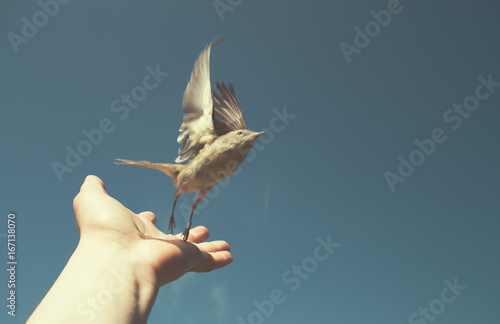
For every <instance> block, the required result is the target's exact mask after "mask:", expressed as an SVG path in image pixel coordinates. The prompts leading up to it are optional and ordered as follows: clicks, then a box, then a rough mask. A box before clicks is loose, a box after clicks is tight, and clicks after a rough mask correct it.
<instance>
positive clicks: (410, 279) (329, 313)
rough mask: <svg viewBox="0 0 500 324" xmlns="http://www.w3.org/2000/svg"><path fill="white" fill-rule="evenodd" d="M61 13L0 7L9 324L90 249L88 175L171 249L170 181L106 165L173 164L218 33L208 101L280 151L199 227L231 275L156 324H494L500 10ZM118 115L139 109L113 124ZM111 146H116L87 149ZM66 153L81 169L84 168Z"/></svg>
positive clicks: (215, 205)
mask: <svg viewBox="0 0 500 324" xmlns="http://www.w3.org/2000/svg"><path fill="white" fill-rule="evenodd" d="M61 2H63V1H61ZM42 3H46V2H43V0H42ZM48 3H53V2H50V1H48ZM214 3H215V4H217V5H218V6H219V7H218V8H219V9H218V10H217V9H216V8H215V6H214ZM224 5H225V6H224ZM46 8H48V9H46V10H48V11H51V15H48V14H43V11H42V10H43V8H42V6H41V5H40V3H38V2H37V1H31V0H30V1H23V2H17V1H16V2H14V1H9V2H4V3H2V4H1V5H0V33H1V35H2V38H1V42H0V53H1V57H2V59H1V60H0V71H1V73H0V94H1V98H2V118H1V119H0V132H1V138H2V139H1V143H2V144H1V145H2V146H1V147H2V159H1V160H0V163H1V169H2V181H1V183H0V188H1V189H0V190H1V202H2V213H3V216H2V219H3V220H2V224H1V225H0V233H3V234H5V233H6V231H7V214H8V213H9V212H11V211H14V212H15V213H16V214H17V218H16V221H17V237H16V244H17V258H18V261H19V263H18V272H17V278H18V289H17V294H18V300H17V301H18V304H17V306H18V309H17V316H16V318H15V319H13V318H11V317H10V316H7V314H6V309H5V307H4V311H2V312H1V314H0V319H1V321H2V323H3V322H5V323H23V322H24V321H25V320H26V319H27V317H28V316H29V314H30V313H31V312H32V311H33V310H34V308H35V307H36V305H37V304H38V303H39V301H40V300H41V299H42V298H43V296H44V294H45V293H46V291H47V290H48V289H49V288H50V286H51V285H52V283H53V282H54V280H55V279H56V278H57V276H58V274H59V273H60V271H61V270H62V268H63V267H64V265H65V263H66V261H67V260H68V258H69V256H70V255H71V253H72V251H73V250H74V248H75V247H76V245H77V242H78V239H79V236H78V230H77V227H76V223H75V220H74V214H73V210H72V200H73V198H74V196H75V195H76V193H77V192H78V190H79V187H80V185H81V183H82V181H83V179H84V178H85V176H86V175H88V174H95V175H98V176H99V177H101V178H102V179H103V181H104V182H105V184H106V187H107V190H108V192H109V194H110V195H112V196H113V197H115V198H116V199H118V200H119V201H121V202H122V203H123V204H124V205H125V206H127V207H129V208H130V209H131V210H133V211H135V212H141V211H144V210H151V211H153V212H154V213H155V214H156V216H157V217H158V223H157V226H158V227H159V228H160V229H163V230H166V228H167V221H168V217H169V215H170V211H171V207H172V203H173V196H174V193H175V188H174V186H173V185H172V182H171V180H170V179H169V178H168V177H167V176H165V175H163V174H161V173H159V172H157V171H155V170H146V169H142V168H126V167H121V166H117V165H114V164H113V163H112V162H113V160H114V159H115V158H127V159H136V160H143V159H144V160H149V161H155V162H173V161H174V159H175V158H176V156H177V150H178V144H177V143H176V138H177V135H178V128H179V126H180V123H181V121H182V109H181V103H182V95H183V92H184V89H185V86H186V84H187V81H188V80H189V76H190V73H191V70H192V67H193V64H194V61H195V60H196V58H197V57H198V55H199V53H200V52H201V51H202V50H203V48H204V47H205V46H206V44H207V43H208V42H210V41H211V40H212V39H213V38H214V37H215V36H217V35H226V36H227V38H226V40H225V41H224V42H223V43H222V44H220V45H219V46H217V47H215V48H214V49H213V50H212V56H211V78H212V82H213V83H215V82H216V81H224V82H232V83H233V84H234V85H235V89H236V93H237V95H238V98H239V101H240V103H241V105H242V107H243V110H244V112H245V117H246V120H247V125H248V127H249V128H250V129H252V130H255V131H259V130H263V129H266V131H267V135H266V136H267V137H262V138H261V139H260V140H259V142H258V143H257V144H258V148H256V150H255V151H254V153H253V154H252V156H249V158H248V159H247V161H245V162H244V163H243V164H242V165H241V167H240V170H239V172H238V174H237V175H235V176H233V177H231V178H230V179H229V180H228V181H226V182H225V183H224V186H221V187H220V188H219V189H220V190H219V192H218V193H214V194H213V197H211V198H210V199H208V200H207V201H206V202H205V205H203V206H201V205H200V208H199V211H200V212H199V214H197V215H196V216H195V217H194V225H205V226H207V227H208V229H209V230H210V231H211V238H212V239H223V240H226V241H227V242H228V243H229V244H230V245H231V248H232V253H233V257H234V262H233V263H232V264H231V265H230V266H228V267H226V268H224V269H221V270H219V271H215V272H213V273H209V274H188V275H186V276H185V277H184V278H182V279H181V280H179V281H177V282H174V283H171V284H169V285H167V286H165V287H163V288H162V289H161V290H160V293H159V295H158V298H157V300H156V304H155V306H154V308H153V310H152V313H151V316H150V323H166V322H168V321H171V322H175V323H261V322H263V323H278V324H279V323H313V322H314V323H343V324H344V323H345V324H350V323H356V324H359V323H417V324H425V323H430V322H431V319H432V321H433V323H440V324H441V323H454V324H455V323H498V318H499V317H500V311H499V309H498V305H499V302H500V298H499V294H498V289H499V287H500V279H499V277H498V273H499V271H500V262H499V257H498V256H499V255H500V239H499V237H500V236H499V235H498V228H499V225H500V220H499V216H500V203H499V199H498V196H499V193H500V186H499V180H500V172H499V171H498V165H500V154H499V150H498V139H499V137H500V128H499V127H498V125H499V121H500V110H499V107H500V87H499V84H498V82H500V63H499V62H500V61H499V57H500V46H499V43H498V31H499V30H500V22H499V20H498V10H499V9H500V8H499V6H498V3H497V2H495V1H492V0H490V1H487V0H485V1H479V2H472V1H450V0H446V1H439V2H436V1H409V0H401V1H400V2H398V1H394V0H389V1H387V0H383V1H267V2H266V1H257V2H254V1H227V0H221V1H218V2H213V1H182V2H181V1H168V2H167V1H165V2H158V1H141V2H138V1H128V0H125V1H71V2H69V3H67V4H59V5H58V9H57V10H56V9H55V6H53V5H52V6H51V7H50V6H49V7H46ZM224 8H225V9H224ZM382 10H383V11H382ZM218 11H219V12H218ZM40 12H42V13H40ZM23 17H26V18H25V19H24V20H23ZM34 20H36V23H37V24H38V25H39V27H36V26H35V27H36V29H37V31H35V30H33V27H31V29H30V27H29V26H28V27H24V28H23V25H25V24H26V21H28V23H34ZM23 33H24V34H23ZM14 34H15V35H16V36H14ZM155 69H158V70H159V71H161V72H162V73H163V74H161V75H162V76H161V77H159V76H158V75H157V77H158V79H157V80H156V81H157V85H156V86H155V87H154V89H151V90H147V91H145V92H142V91H141V89H140V86H141V85H142V84H143V79H144V78H145V76H146V75H148V74H150V70H155ZM167 73H168V75H167ZM138 86H139V88H138ZM123 95H124V96H130V98H132V99H134V98H135V101H134V102H132V104H130V105H129V106H128V108H117V107H119V106H121V105H123V104H124V101H123V100H125V99H123V98H124V97H122V96H123ZM132 106H134V108H132ZM113 107H115V108H113ZM125 110H126V111H127V113H125ZM291 115H293V117H292V116H291ZM283 116H285V117H283ZM286 116H288V117H286ZM99 127H101V128H102V129H104V130H106V132H103V136H102V140H100V141H98V142H96V143H97V144H95V145H91V146H90V147H89V146H85V144H79V143H81V142H82V141H85V140H86V136H85V133H86V132H90V133H92V130H94V129H96V128H99ZM416 143H420V144H416ZM79 145H80V146H79ZM68 147H69V150H78V149H80V150H81V151H82V150H83V152H85V154H87V156H83V157H82V158H81V161H78V160H74V161H73V166H68V165H67V162H66V161H65V159H66V155H67V154H68V153H67V152H68V151H67V150H68ZM54 162H57V163H60V164H61V165H63V164H64V165H66V166H67V167H68V168H70V169H71V172H65V173H64V174H62V175H60V177H58V176H57V174H56V172H55V171H54V169H53V165H54ZM66 170H67V169H66ZM412 170H413V171H412ZM388 179H389V180H388ZM193 198H194V195H185V196H182V197H181V199H180V200H179V205H178V208H177V211H176V215H177V225H178V229H179V228H183V227H184V225H185V221H183V219H182V215H183V214H185V212H183V207H184V209H185V208H186V206H190V204H191V202H192V200H193ZM0 239H1V240H2V242H1V246H2V251H3V252H2V253H3V255H4V256H3V257H2V258H3V259H4V260H6V258H7V252H6V249H7V245H6V240H5V236H0ZM328 242H330V243H328ZM333 246H335V247H333ZM5 266H6V265H5ZM299 267H300V268H299ZM1 277H2V278H3V279H2V280H3V281H4V282H3V283H1V284H0V286H1V287H2V288H1V291H2V295H3V296H6V290H5V289H6V282H7V280H8V277H7V274H6V273H5V272H4V275H2V276H1ZM450 287H452V288H450ZM457 287H458V288H457ZM270 305H272V306H270ZM425 309H428V310H427V313H425Z"/></svg>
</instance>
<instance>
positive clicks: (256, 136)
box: [254, 132, 266, 138]
mask: <svg viewBox="0 0 500 324" xmlns="http://www.w3.org/2000/svg"><path fill="white" fill-rule="evenodd" d="M265 133H266V132H258V133H255V134H254V136H255V138H259V137H261V136H262V135H264V134H265Z"/></svg>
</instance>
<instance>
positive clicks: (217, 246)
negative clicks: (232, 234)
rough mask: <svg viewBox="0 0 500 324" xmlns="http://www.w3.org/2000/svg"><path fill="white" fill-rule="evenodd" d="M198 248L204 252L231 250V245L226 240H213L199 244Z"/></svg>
mask: <svg viewBox="0 0 500 324" xmlns="http://www.w3.org/2000/svg"><path fill="white" fill-rule="evenodd" d="M198 248H199V249H200V250H201V251H204V252H209V253H212V252H220V251H228V252H229V251H230V250H231V247H230V246H229V244H227V242H226V241H213V242H205V243H200V244H198Z"/></svg>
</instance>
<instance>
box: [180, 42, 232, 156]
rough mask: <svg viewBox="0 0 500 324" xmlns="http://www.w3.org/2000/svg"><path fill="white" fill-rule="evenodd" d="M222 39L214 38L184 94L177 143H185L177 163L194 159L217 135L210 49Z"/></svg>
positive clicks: (202, 55) (203, 54) (197, 63)
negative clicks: (214, 122) (214, 119)
mask: <svg viewBox="0 0 500 324" xmlns="http://www.w3.org/2000/svg"><path fill="white" fill-rule="evenodd" d="M222 40H223V38H221V37H217V38H215V39H214V40H213V41H212V42H211V43H210V44H208V45H207V47H206V48H205V50H204V51H203V52H201V54H200V56H199V57H198V59H197V60H196V62H195V64H194V68H193V72H192V73H191V79H190V80H189V83H188V85H187V87H186V91H184V99H183V100H182V110H183V111H184V118H183V120H182V125H181V127H180V128H179V132H181V134H180V135H179V137H177V142H178V143H180V144H182V145H181V147H180V148H179V156H178V157H177V158H176V159H175V162H183V161H186V160H187V159H190V158H192V157H194V156H195V155H196V154H198V152H199V151H200V150H201V149H202V148H203V147H204V146H205V145H206V144H210V143H212V142H213V141H214V140H215V139H216V138H217V134H216V132H215V129H214V125H213V121H212V110H213V108H212V105H213V104H212V90H211V87H210V50H211V48H212V46H214V45H217V44H218V43H220V42H221V41H222Z"/></svg>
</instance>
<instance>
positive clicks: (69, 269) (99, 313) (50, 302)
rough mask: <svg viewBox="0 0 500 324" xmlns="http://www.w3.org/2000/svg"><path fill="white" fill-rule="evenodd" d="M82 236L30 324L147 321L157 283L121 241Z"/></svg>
mask: <svg viewBox="0 0 500 324" xmlns="http://www.w3.org/2000/svg"><path fill="white" fill-rule="evenodd" d="M101 245H102V244H100V243H99V242H97V241H95V240H92V239H90V240H83V241H81V242H80V244H79V245H78V247H77V249H76V250H75V252H74V253H73V255H72V256H71V258H70V260H69V261H68V263H67V265H66V267H65V268H64V270H63V271H62V273H61V274H60V276H59V278H58V279H57V281H56V282H55V283H54V285H53V286H52V288H51V289H50V291H49V292H48V293H47V295H46V296H45V298H44V299H43V300H42V302H41V303H40V305H39V306H38V307H37V309H36V310H35V312H34V313H33V314H32V316H31V317H30V319H29V320H28V323H146V321H147V318H148V316H149V313H150V311H151V308H152V306H153V303H154V300H155V298H156V295H157V293H158V285H157V284H156V283H155V282H154V280H152V278H153V276H154V274H153V273H148V272H147V269H144V268H142V267H141V265H137V264H134V261H133V260H130V254H129V253H128V251H126V250H125V249H124V248H123V247H121V246H115V247H110V246H109V243H108V246H101Z"/></svg>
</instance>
